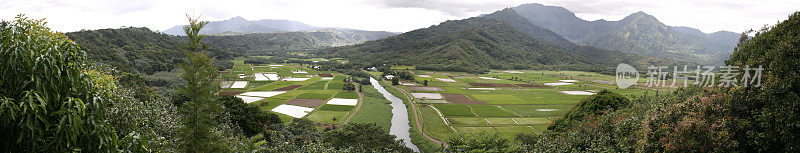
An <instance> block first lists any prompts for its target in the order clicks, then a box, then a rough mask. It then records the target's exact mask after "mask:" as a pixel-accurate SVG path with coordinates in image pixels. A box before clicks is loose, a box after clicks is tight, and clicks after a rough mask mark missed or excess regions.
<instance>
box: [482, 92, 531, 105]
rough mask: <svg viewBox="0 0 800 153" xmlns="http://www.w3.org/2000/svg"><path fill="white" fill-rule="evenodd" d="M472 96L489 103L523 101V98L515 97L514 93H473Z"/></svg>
mask: <svg viewBox="0 0 800 153" xmlns="http://www.w3.org/2000/svg"><path fill="white" fill-rule="evenodd" d="M472 97H475V99H477V100H481V101H483V102H486V103H489V104H518V103H520V102H521V101H522V99H519V98H517V97H514V96H513V95H501V94H473V95H472Z"/></svg>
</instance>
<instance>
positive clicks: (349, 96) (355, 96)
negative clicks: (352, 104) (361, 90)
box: [333, 92, 358, 99]
mask: <svg viewBox="0 0 800 153" xmlns="http://www.w3.org/2000/svg"><path fill="white" fill-rule="evenodd" d="M333 98H347V99H358V93H356V92H339V93H337V94H336V95H334V96H333Z"/></svg>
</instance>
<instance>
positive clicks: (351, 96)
mask: <svg viewBox="0 0 800 153" xmlns="http://www.w3.org/2000/svg"><path fill="white" fill-rule="evenodd" d="M363 88H366V87H363ZM333 98H347V99H358V93H356V92H339V93H337V94H336V95H334V96H333Z"/></svg>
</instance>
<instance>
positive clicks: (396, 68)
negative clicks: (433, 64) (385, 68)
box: [391, 65, 416, 70]
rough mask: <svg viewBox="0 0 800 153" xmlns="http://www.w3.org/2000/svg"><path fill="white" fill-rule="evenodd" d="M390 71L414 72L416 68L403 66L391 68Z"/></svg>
mask: <svg viewBox="0 0 800 153" xmlns="http://www.w3.org/2000/svg"><path fill="white" fill-rule="evenodd" d="M391 69H395V70H415V69H416V68H415V67H414V66H405V65H404V66H392V67H391Z"/></svg>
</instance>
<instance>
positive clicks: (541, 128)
mask: <svg viewBox="0 0 800 153" xmlns="http://www.w3.org/2000/svg"><path fill="white" fill-rule="evenodd" d="M547 126H549V125H531V127H532V128H533V129H534V130H536V131H537V132H539V133H542V132H545V131H547Z"/></svg>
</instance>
